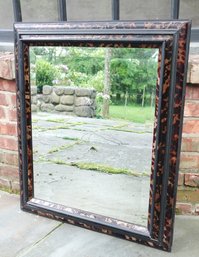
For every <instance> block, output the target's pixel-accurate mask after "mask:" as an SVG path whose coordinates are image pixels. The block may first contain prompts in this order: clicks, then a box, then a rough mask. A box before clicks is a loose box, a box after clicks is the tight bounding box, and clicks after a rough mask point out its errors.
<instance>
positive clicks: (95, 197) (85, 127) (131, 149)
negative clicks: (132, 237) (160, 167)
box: [33, 113, 152, 225]
mask: <svg viewBox="0 0 199 257" xmlns="http://www.w3.org/2000/svg"><path fill="white" fill-rule="evenodd" d="M150 131H151V127H150V126H149V125H143V124H136V123H132V122H124V121H118V120H103V119H89V118H79V117H69V116H64V115H57V114H44V113H42V114H37V115H34V116H33V147H34V161H35V163H34V174H35V183H36V185H35V193H36V197H38V198H42V199H46V200H49V201H53V202H57V203H60V204H66V205H68V206H71V207H76V208H79V209H83V210H88V211H91V212H96V213H98V214H102V215H107V216H112V217H115V218H118V219H122V220H129V221H131V222H134V223H137V224H142V225H146V219H147V211H148V195H149V176H139V177H135V176H133V175H124V174H112V173H113V172H112V171H111V174H110V173H109V174H107V173H105V172H106V167H108V168H112V167H113V168H116V169H125V170H127V171H131V172H133V173H139V174H141V173H148V174H149V173H150V163H151V147H152V133H151V132H150ZM45 160H48V162H46V161H45ZM56 163H57V164H56ZM58 163H59V164H58ZM61 163H62V164H63V163H65V164H67V165H60V164H61ZM74 163H76V164H82V163H86V164H92V165H94V166H95V165H99V164H100V165H105V166H106V167H105V171H104V170H100V171H93V170H92V169H94V168H93V167H94V166H93V167H91V168H88V167H87V168H86V169H85V167H83V168H81V169H80V168H78V167H74V166H71V165H73V164H74ZM100 169H101V166H100ZM98 170H99V169H98ZM122 173H125V172H122ZM128 173H129V172H128Z"/></svg>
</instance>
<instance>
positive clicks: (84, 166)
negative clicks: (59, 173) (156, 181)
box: [40, 158, 149, 177]
mask: <svg viewBox="0 0 199 257" xmlns="http://www.w3.org/2000/svg"><path fill="white" fill-rule="evenodd" d="M40 161H44V162H50V163H54V164H58V165H67V166H74V167H77V168H79V169H81V170H93V171H98V172H103V173H108V174H126V175H131V176H135V177H149V174H147V173H146V172H143V173H141V172H136V171H132V170H130V169H124V168H115V167H112V166H108V165H104V164H99V163H86V162H66V161H64V160H61V159H47V158H40Z"/></svg>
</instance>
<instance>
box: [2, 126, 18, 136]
mask: <svg viewBox="0 0 199 257" xmlns="http://www.w3.org/2000/svg"><path fill="white" fill-rule="evenodd" d="M0 134H1V135H10V136H13V135H14V136H16V135H17V124H16V123H14V124H13V123H1V126H0Z"/></svg>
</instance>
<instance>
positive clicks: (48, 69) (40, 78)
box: [35, 60, 57, 93]
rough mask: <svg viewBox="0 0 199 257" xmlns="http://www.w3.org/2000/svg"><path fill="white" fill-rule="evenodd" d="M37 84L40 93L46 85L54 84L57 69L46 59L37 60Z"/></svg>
mask: <svg viewBox="0 0 199 257" xmlns="http://www.w3.org/2000/svg"><path fill="white" fill-rule="evenodd" d="M35 71H36V85H37V91H38V93H42V89H43V86H44V85H49V86H52V85H53V80H54V79H55V78H56V73H57V69H56V68H55V67H54V66H53V65H52V64H50V63H49V62H47V61H45V60H38V61H37V62H36V69H35Z"/></svg>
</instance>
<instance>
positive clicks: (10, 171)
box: [0, 164, 19, 179]
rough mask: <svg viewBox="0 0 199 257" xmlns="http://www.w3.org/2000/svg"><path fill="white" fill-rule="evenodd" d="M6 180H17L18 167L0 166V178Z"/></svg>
mask: <svg viewBox="0 0 199 257" xmlns="http://www.w3.org/2000/svg"><path fill="white" fill-rule="evenodd" d="M2 176H3V177H6V178H15V179H18V177H19V169H18V167H15V166H11V165H6V164H0V177H2Z"/></svg>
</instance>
